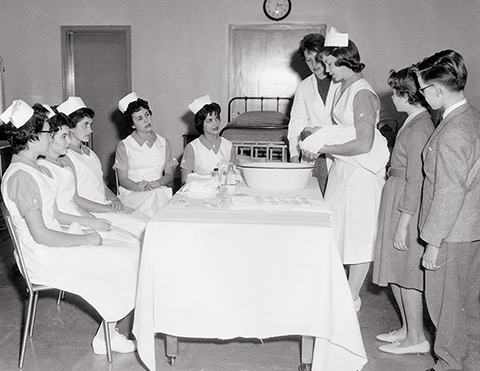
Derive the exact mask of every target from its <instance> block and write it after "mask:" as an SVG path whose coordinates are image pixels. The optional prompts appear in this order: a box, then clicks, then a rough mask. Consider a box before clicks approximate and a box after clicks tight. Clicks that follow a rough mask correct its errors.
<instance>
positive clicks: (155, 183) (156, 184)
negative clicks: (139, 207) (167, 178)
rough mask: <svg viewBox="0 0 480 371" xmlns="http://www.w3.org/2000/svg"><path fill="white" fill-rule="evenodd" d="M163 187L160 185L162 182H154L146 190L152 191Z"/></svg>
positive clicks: (149, 183)
mask: <svg viewBox="0 0 480 371" xmlns="http://www.w3.org/2000/svg"><path fill="white" fill-rule="evenodd" d="M161 186H162V185H161V184H160V182H159V181H158V180H152V181H151V182H148V185H147V187H146V190H148V191H150V190H152V189H155V188H159V187H161Z"/></svg>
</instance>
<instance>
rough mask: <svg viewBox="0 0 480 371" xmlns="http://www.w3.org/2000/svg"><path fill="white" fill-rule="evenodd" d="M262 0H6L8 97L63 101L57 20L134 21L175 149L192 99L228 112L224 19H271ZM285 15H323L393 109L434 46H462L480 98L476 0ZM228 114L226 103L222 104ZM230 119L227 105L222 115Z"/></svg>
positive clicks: (413, 1) (163, 130) (140, 79)
mask: <svg viewBox="0 0 480 371" xmlns="http://www.w3.org/2000/svg"><path fill="white" fill-rule="evenodd" d="M262 3H263V1H262V0H241V1H238V0H135V1H133V0H2V1H1V3H0V55H1V56H2V57H3V59H4V60H5V67H6V74H5V80H6V81H5V85H6V86H5V90H6V92H5V93H6V101H7V104H10V103H11V101H12V100H13V99H17V98H23V99H24V100H26V101H27V102H28V103H31V104H33V103H35V102H43V103H50V104H58V103H59V102H61V101H62V70H61V52H60V46H61V45H60V26H61V25H131V27H132V85H133V90H134V91H136V92H137V93H138V94H139V95H140V96H142V97H143V98H145V99H147V100H148V101H149V102H150V105H151V107H152V110H153V112H154V125H155V127H156V130H157V131H158V132H159V133H160V134H162V135H164V136H166V137H167V138H169V140H170V141H171V143H172V145H173V149H174V153H175V155H177V156H178V155H180V154H181V152H182V137H181V136H182V134H184V133H185V132H187V131H188V124H187V123H185V119H186V121H187V122H188V121H189V120H193V117H192V116H191V115H189V114H188V109H187V105H188V104H189V103H190V101H191V100H192V99H193V98H195V97H198V96H200V95H203V94H205V93H210V94H211V95H212V97H215V99H216V100H217V101H218V102H219V103H220V104H221V105H222V107H223V108H224V111H226V107H227V102H228V99H229V98H230V97H228V96H227V95H228V94H227V80H228V71H227V62H228V55H227V46H228V25H229V24H246V23H247V24H248V23H267V24H268V23H271V21H269V20H268V19H267V18H265V16H264V15H263V12H262ZM292 3H293V9H292V13H291V14H290V16H289V17H288V18H287V19H286V20H285V21H284V22H290V23H327V25H328V26H332V25H333V26H335V27H336V28H337V29H338V30H339V31H341V32H349V34H350V37H351V38H352V39H353V40H354V41H355V42H356V43H357V45H358V47H359V49H360V54H361V57H362V61H363V62H364V63H365V64H366V65H367V68H366V70H365V76H366V77H367V79H368V80H369V81H370V82H371V83H372V85H373V87H374V89H375V90H376V91H377V93H378V94H379V95H381V96H382V100H383V102H384V103H385V105H384V107H383V111H382V115H383V116H393V115H395V112H394V109H393V106H392V105H391V103H390V100H389V99H388V95H389V94H390V92H389V89H388V86H387V85H386V79H387V76H388V71H389V70H390V69H391V68H395V69H400V68H403V67H406V66H408V65H410V64H412V63H414V62H417V61H419V60H420V59H422V58H423V57H425V56H428V55H430V54H432V53H434V52H436V51H439V50H442V49H447V48H452V49H455V50H457V51H458V52H460V53H461V54H462V55H463V56H464V57H465V60H466V63H467V68H468V69H469V82H468V84H467V90H466V92H467V95H468V97H469V99H470V101H471V102H472V103H473V104H474V105H476V106H477V107H480V71H479V66H480V48H479V47H478V40H477V39H478V37H479V35H480V32H479V28H480V26H479V23H480V22H479V19H480V2H479V1H478V0H421V1H420V0H402V1H398V0H361V1H360V0H301V1H300V0H292ZM225 113H226V112H225ZM222 118H223V120H224V121H226V114H225V115H224V116H223V117H222Z"/></svg>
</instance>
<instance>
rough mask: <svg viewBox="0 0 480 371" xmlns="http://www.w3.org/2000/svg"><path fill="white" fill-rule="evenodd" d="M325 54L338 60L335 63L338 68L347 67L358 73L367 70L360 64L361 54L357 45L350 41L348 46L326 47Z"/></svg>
mask: <svg viewBox="0 0 480 371" xmlns="http://www.w3.org/2000/svg"><path fill="white" fill-rule="evenodd" d="M323 54H324V55H332V56H334V57H335V58H337V60H336V61H335V66H337V67H340V66H345V67H347V68H349V69H351V70H352V71H353V72H356V73H357V72H362V71H363V69H364V68H365V64H363V63H361V62H360V52H359V51H358V48H357V45H355V43H354V42H353V41H352V40H348V46H340V47H331V46H330V47H325V49H324V51H323Z"/></svg>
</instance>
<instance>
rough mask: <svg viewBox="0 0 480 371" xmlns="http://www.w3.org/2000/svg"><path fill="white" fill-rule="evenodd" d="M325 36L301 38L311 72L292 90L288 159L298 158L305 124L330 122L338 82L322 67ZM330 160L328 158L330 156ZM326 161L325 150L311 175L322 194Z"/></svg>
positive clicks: (300, 53)
mask: <svg viewBox="0 0 480 371" xmlns="http://www.w3.org/2000/svg"><path fill="white" fill-rule="evenodd" d="M324 44H325V37H324V36H323V35H321V34H319V33H312V34H308V35H306V36H304V38H303V39H302V40H301V41H300V46H299V48H298V51H297V53H298V56H299V57H300V58H301V59H302V60H304V61H305V63H306V65H307V66H308V68H309V69H310V71H311V72H312V74H311V75H310V76H308V77H307V78H305V79H304V80H302V81H301V82H300V83H299V84H298V86H297V90H296V92H295V97H294V99H293V105H292V110H291V112H290V122H289V123H288V135H287V136H288V143H289V151H290V162H300V161H301V160H302V159H301V157H300V148H299V142H300V140H301V133H302V131H303V130H304V129H305V128H309V129H310V128H313V127H325V126H330V125H332V118H331V111H332V103H333V97H334V96H335V92H336V90H337V89H338V87H339V86H340V84H338V83H336V82H333V81H332V78H331V76H330V75H328V74H327V72H326V71H325V64H324V63H323V61H322V53H323V48H324ZM329 163H330V164H331V160H329ZM327 174H328V170H327V163H326V158H325V154H322V155H321V156H319V157H318V158H317V159H316V161H315V168H314V170H313V175H314V176H315V177H316V178H317V179H318V183H319V186H320V189H321V191H322V194H324V193H325V186H326V184H327Z"/></svg>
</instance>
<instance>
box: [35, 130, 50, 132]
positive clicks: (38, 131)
mask: <svg viewBox="0 0 480 371" xmlns="http://www.w3.org/2000/svg"><path fill="white" fill-rule="evenodd" d="M51 132H52V131H51V130H39V131H38V132H37V133H51Z"/></svg>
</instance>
